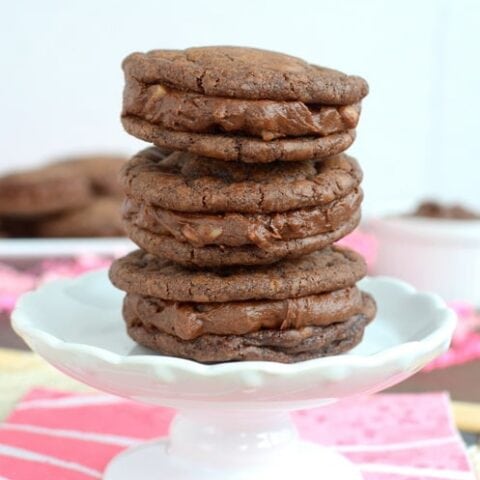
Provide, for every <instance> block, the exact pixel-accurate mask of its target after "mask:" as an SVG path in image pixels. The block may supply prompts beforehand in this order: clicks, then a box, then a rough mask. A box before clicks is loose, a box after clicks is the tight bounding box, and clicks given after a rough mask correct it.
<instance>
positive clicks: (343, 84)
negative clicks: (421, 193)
mask: <svg viewBox="0 0 480 480" xmlns="http://www.w3.org/2000/svg"><path fill="white" fill-rule="evenodd" d="M123 68H124V71H125V80H126V85H125V91H124V105H123V111H122V122H123V125H124V127H125V129H126V130H127V131H128V132H129V133H131V134H132V135H135V136H137V137H139V138H141V139H143V140H146V141H149V142H152V143H154V144H156V145H158V146H161V147H167V148H171V149H176V150H185V151H190V152H192V153H196V154H199V155H204V156H206V157H211V158H218V159H222V160H240V161H244V162H272V161H275V160H285V161H299V160H305V159H310V158H316V157H325V156H328V155H334V154H336V153H340V152H342V151H344V150H345V149H346V148H348V147H349V146H350V145H351V143H352V142H353V140H354V138H355V132H354V129H355V127H356V125H357V123H358V118H359V115H360V101H361V99H362V98H363V97H364V96H365V95H366V94H367V93H368V85H367V83H366V82H365V80H363V79H362V78H360V77H355V76H348V75H345V74H343V73H341V72H338V71H335V70H331V69H327V68H323V67H317V66H315V65H310V64H308V63H306V62H304V61H303V60H301V59H298V58H295V57H291V56H288V55H284V54H280V53H276V52H269V51H265V50H257V49H251V48H242V47H203V48H192V49H188V50H185V51H172V50H156V51H152V52H148V53H146V54H143V53H134V54H132V55H130V56H128V57H127V58H126V59H125V61H124V63H123Z"/></svg>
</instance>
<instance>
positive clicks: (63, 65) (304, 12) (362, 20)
mask: <svg viewBox="0 0 480 480" xmlns="http://www.w3.org/2000/svg"><path fill="white" fill-rule="evenodd" d="M0 6H1V13H0V15H1V28H0V46H1V47H0V48H1V57H0V69H1V70H0V73H1V75H0V79H1V80H0V82H1V89H0V108H1V112H0V135H1V145H0V147H1V151H0V170H2V171H4V170H11V169H16V168H20V167H26V166H29V165H34V164H38V163H40V162H43V161H46V160H48V159H49V158H51V157H55V156H63V155H65V154H69V153H77V152H93V151H97V150H108V151H120V152H123V151H125V152H127V153H132V152H134V151H136V150H138V149H140V148H142V146H143V144H142V142H140V141H139V140H136V139H134V138H132V137H129V136H128V135H127V134H126V133H124V132H123V131H122V128H121V125H120V122H119V119H118V116H119V111H120V103H121V90H122V84H123V77H122V72H121V70H120V63H121V60H122V58H123V57H124V56H126V55H127V54H128V53H130V52H132V51H135V50H143V51H145V50H149V49H152V48H184V47H188V46H192V45H205V44H236V45H250V46H257V47H263V48H269V49H274V50H279V51H285V52H287V53H291V54H294V55H298V56H301V57H304V58H306V59H308V60H310V61H312V62H315V63H318V64H323V65H327V66H331V67H334V68H338V69H340V70H344V71H346V72H348V73H355V74H359V75H362V76H364V77H365V78H366V79H367V80H368V81H369V83H370V89H371V93H370V95H369V97H368V98H367V100H366V101H365V104H364V110H363V117H362V119H361V127H360V128H359V132H358V133H359V135H358V139H357V141H356V143H355V144H354V146H353V147H352V148H351V153H353V154H354V155H355V156H357V158H358V159H359V160H360V161H361V163H362V165H363V167H364V170H365V190H366V194H367V195H366V203H365V205H366V210H367V211H368V212H372V211H374V210H379V209H381V210H383V209H385V208H388V207H392V206H394V205H403V204H405V203H409V202H412V201H415V200H416V199H418V198H421V197H423V196H425V195H436V196H438V197H440V198H444V199H446V200H449V199H460V200H463V201H467V202H470V203H472V204H473V205H477V206H480V197H479V196H478V195H477V192H478V188H479V187H478V186H479V182H480V175H479V174H480V159H479V158H477V157H478V153H477V142H478V137H479V136H480V131H479V126H480V125H479V124H480V122H479V118H480V95H479V89H480V2H479V1H477V0H402V1H400V0H399V1H387V0H337V1H334V0H318V1H313V0H312V1H307V0H296V1H292V0H290V1H282V0H265V1H260V0H257V1H254V0H243V1H239V0H237V1H227V0H203V1H195V0H190V1H189V0H169V1H165V2H163V1H159V0H157V1H153V0H137V1H113V0H104V1H99V0H97V1H95V0H83V1H72V0H71V1H66V0H62V1H60V0H59V1H55V0H42V1H34V0H31V1H27V0H20V1H13V0H12V1H1V2H0Z"/></svg>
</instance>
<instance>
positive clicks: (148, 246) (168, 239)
mask: <svg viewBox="0 0 480 480" xmlns="http://www.w3.org/2000/svg"><path fill="white" fill-rule="evenodd" d="M359 223H360V211H359V210H357V211H356V212H355V213H354V214H353V215H352V217H351V218H350V219H349V220H347V221H346V222H344V223H342V224H341V225H340V226H339V227H338V228H336V229H334V230H331V231H328V232H323V233H318V234H316V235H311V236H309V237H304V238H294V239H291V240H273V241H268V242H267V244H263V245H261V246H257V245H255V244H252V245H241V246H238V247H230V246H225V245H206V246H204V247H195V246H194V245H192V243H191V242H183V241H179V240H177V239H176V238H175V237H174V236H172V235H169V234H165V235H164V234H157V233H152V232H150V231H149V230H145V229H143V228H140V227H138V226H136V225H135V224H133V223H131V222H129V221H125V222H124V225H125V230H126V232H127V235H128V237H129V238H130V239H131V240H133V241H134V242H135V243H136V244H137V245H138V246H139V247H141V248H143V249H144V250H146V251H147V252H149V253H151V254H153V255H159V256H162V257H164V258H168V259H170V260H172V261H174V262H176V263H179V264H181V265H185V266H188V267H208V268H212V267H221V266H230V265H264V264H269V263H274V262H277V261H279V260H281V259H285V258H295V257H299V256H301V255H305V254H308V253H310V252H313V251H315V250H318V249H320V248H323V247H326V246H328V245H331V244H332V243H334V242H336V241H337V240H340V239H341V238H343V237H344V236H345V235H347V234H349V233H350V232H352V231H353V230H354V229H355V228H356V227H357V226H358V224H359Z"/></svg>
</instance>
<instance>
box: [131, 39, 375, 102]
mask: <svg viewBox="0 0 480 480" xmlns="http://www.w3.org/2000/svg"><path fill="white" fill-rule="evenodd" d="M123 69H124V71H125V73H126V74H127V75H128V76H131V77H134V78H136V79H138V80H139V81H140V82H142V83H144V84H154V83H158V84H161V85H166V86H168V87H172V88H176V89H178V90H186V91H190V92H196V93H201V94H202V95H209V96H214V97H229V98H246V99H252V100H263V99H270V100H293V101H295V100H297V101H301V102H305V103H314V104H327V105H348V104H350V103H355V102H358V101H359V100H361V99H362V98H363V97H365V95H367V93H368V85H367V82H366V81H365V80H364V79H363V78H360V77H356V76H349V75H346V74H344V73H342V72H339V71H336V70H332V69H329V68H325V67H318V66H316V65H311V64H309V63H307V62H305V61H304V60H301V59H300V58H296V57H292V56H290V55H285V54H283V53H277V52H271V51H268V50H260V49H257V48H248V47H232V46H212V47H198V48H189V49H187V50H152V51H150V52H148V53H132V54H131V55H129V56H128V57H127V58H126V59H125V60H124V62H123Z"/></svg>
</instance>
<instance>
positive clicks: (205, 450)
mask: <svg viewBox="0 0 480 480" xmlns="http://www.w3.org/2000/svg"><path fill="white" fill-rule="evenodd" d="M103 478H104V480H130V479H131V478H141V479H142V480H158V479H160V478H169V479H170V478H171V479H175V480H204V479H205V480H206V479H208V480H225V479H228V480H271V479H272V478H274V479H275V480H292V478H301V479H302V480H314V479H315V480H316V479H318V478H322V480H334V479H338V478H341V479H342V480H361V479H362V476H361V474H360V472H359V471H358V469H357V468H356V467H355V466H354V465H353V464H352V463H351V462H350V461H349V460H347V459H346V458H345V457H343V456H342V455H340V454H338V453H336V452H335V450H333V449H330V448H327V447H322V446H318V445H315V444H313V443H308V442H304V441H301V440H300V439H299V438H298V434H297V431H296V429H295V426H294V425H293V422H292V420H291V419H290V416H289V415H288V414H287V413H278V412H269V411H265V412H262V411H260V412H258V411H247V412H238V411H226V412H222V413H219V412H212V411H203V412H193V411H192V412H182V413H180V414H178V415H177V416H176V417H175V419H174V421H173V423H172V426H171V429H170V436H169V437H168V438H167V439H162V440H156V441H152V442H149V443H145V444H142V445H139V446H136V447H133V448H130V449H128V450H126V451H124V452H123V453H121V454H120V455H118V456H117V457H115V458H114V459H113V460H112V461H111V462H110V464H109V465H108V467H107V469H106V471H105V474H104V477H103Z"/></svg>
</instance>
